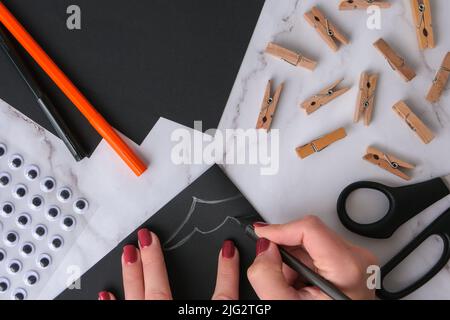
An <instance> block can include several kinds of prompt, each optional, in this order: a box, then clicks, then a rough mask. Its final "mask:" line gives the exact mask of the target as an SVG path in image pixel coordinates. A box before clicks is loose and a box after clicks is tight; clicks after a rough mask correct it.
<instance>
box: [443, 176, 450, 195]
mask: <svg viewBox="0 0 450 320" xmlns="http://www.w3.org/2000/svg"><path fill="white" fill-rule="evenodd" d="M442 181H444V183H445V185H446V186H447V188H448V190H449V191H450V174H449V175H448V176H445V177H442Z"/></svg>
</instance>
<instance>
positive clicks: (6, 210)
mask: <svg viewBox="0 0 450 320" xmlns="http://www.w3.org/2000/svg"><path fill="white" fill-rule="evenodd" d="M14 210H15V209H14V205H13V204H12V203H11V202H4V203H3V204H2V205H1V209H0V215H1V216H2V217H4V218H8V217H10V216H11V215H12V214H13V213H14Z"/></svg>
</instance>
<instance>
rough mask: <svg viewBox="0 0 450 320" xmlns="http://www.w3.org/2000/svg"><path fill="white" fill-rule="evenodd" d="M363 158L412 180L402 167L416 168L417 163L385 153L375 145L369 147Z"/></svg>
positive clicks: (398, 175)
mask: <svg viewBox="0 0 450 320" xmlns="http://www.w3.org/2000/svg"><path fill="white" fill-rule="evenodd" d="M363 159H364V160H366V161H368V162H370V163H372V164H374V165H377V166H379V167H380V168H382V169H384V170H386V171H388V172H390V173H392V174H394V175H396V176H397V177H400V178H402V179H404V180H407V181H409V180H411V177H410V176H409V175H408V174H407V173H406V172H404V171H402V169H406V170H411V169H414V168H415V165H413V164H410V163H408V162H406V161H403V160H400V159H399V158H397V157H395V156H392V155H389V154H387V153H384V152H383V151H380V150H378V149H376V148H374V147H369V148H368V149H367V154H366V155H365V156H364V158H363Z"/></svg>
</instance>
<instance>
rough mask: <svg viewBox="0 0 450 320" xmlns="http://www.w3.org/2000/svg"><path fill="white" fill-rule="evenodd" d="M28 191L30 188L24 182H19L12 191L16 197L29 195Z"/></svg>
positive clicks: (20, 197)
mask: <svg viewBox="0 0 450 320" xmlns="http://www.w3.org/2000/svg"><path fill="white" fill-rule="evenodd" d="M27 193H28V189H27V187H26V186H24V185H23V184H18V185H17V186H15V187H14V189H13V191H12V194H13V197H14V198H16V199H22V198H23V197H25V196H26V195H27Z"/></svg>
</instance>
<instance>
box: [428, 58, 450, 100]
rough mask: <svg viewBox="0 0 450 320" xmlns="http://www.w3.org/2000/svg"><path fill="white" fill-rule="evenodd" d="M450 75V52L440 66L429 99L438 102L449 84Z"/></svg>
mask: <svg viewBox="0 0 450 320" xmlns="http://www.w3.org/2000/svg"><path fill="white" fill-rule="evenodd" d="M449 77H450V52H447V54H446V55H445V57H444V61H442V65H441V67H440V68H439V70H438V72H437V74H436V77H435V78H434V80H433V85H432V86H431V88H430V91H429V92H428V95H427V100H428V101H430V102H432V103H435V102H438V101H439V99H440V98H441V96H442V93H443V92H444V89H445V86H446V85H447V82H448V79H449Z"/></svg>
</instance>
